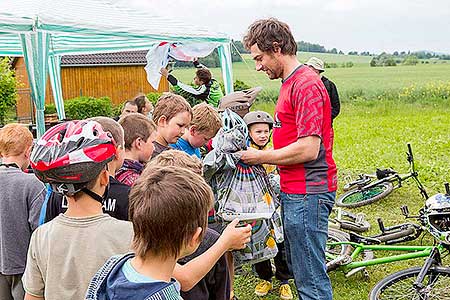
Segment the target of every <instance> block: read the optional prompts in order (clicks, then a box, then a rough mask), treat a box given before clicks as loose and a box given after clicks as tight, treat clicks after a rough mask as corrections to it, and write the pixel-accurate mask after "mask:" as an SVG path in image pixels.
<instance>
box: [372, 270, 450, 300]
mask: <svg viewBox="0 0 450 300" xmlns="http://www.w3.org/2000/svg"><path fill="white" fill-rule="evenodd" d="M420 270H421V267H414V268H410V269H406V270H402V271H399V272H397V273H394V274H392V275H389V276H388V277H386V278H384V279H383V280H381V281H380V282H378V283H377V284H376V285H375V286H374V288H373V289H372V290H371V291H370V295H369V299H370V300H384V299H403V300H404V299H417V300H419V299H429V300H432V299H436V300H437V299H440V300H443V299H450V288H449V286H450V268H445V267H433V268H431V269H430V270H428V272H427V274H426V275H425V278H424V280H423V282H422V283H423V284H424V288H423V289H421V290H420V291H419V292H418V291H417V290H416V289H415V288H414V286H413V283H414V281H415V280H416V278H417V276H418V275H419V272H420Z"/></svg>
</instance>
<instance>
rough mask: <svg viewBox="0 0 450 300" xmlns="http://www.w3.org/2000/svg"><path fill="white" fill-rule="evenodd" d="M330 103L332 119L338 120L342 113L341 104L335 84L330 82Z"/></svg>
mask: <svg viewBox="0 0 450 300" xmlns="http://www.w3.org/2000/svg"><path fill="white" fill-rule="evenodd" d="M329 96H330V102H331V119H332V120H333V119H334V118H336V117H337V116H338V115H339V113H340V111H341V103H340V101H339V94H338V91H337V88H336V85H335V84H334V82H332V81H330V93H329Z"/></svg>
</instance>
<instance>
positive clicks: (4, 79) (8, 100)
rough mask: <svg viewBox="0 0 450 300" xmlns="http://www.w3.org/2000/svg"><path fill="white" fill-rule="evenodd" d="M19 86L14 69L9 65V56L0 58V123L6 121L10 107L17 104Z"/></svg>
mask: <svg viewBox="0 0 450 300" xmlns="http://www.w3.org/2000/svg"><path fill="white" fill-rule="evenodd" d="M16 99H17V87H16V78H15V77H14V71H13V70H11V68H10V66H9V58H7V57H5V58H3V59H0V124H4V123H5V121H6V115H7V113H8V111H9V109H10V108H12V107H14V105H16Z"/></svg>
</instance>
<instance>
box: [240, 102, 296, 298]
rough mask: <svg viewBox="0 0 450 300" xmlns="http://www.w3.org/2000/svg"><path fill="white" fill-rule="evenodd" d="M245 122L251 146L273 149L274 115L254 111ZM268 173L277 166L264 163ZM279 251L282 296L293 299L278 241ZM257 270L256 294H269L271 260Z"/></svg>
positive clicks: (277, 258)
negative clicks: (271, 139)
mask: <svg viewBox="0 0 450 300" xmlns="http://www.w3.org/2000/svg"><path fill="white" fill-rule="evenodd" d="M244 121H245V124H247V126H248V136H249V142H250V147H252V148H255V149H258V150H267V149H271V147H270V145H269V142H270V135H271V130H272V127H273V123H274V122H273V119H272V117H271V116H270V115H269V114H268V113H266V112H265V111H252V112H249V113H248V114H246V115H245V117H244ZM263 167H264V169H265V170H266V172H267V174H270V173H274V172H276V166H274V165H270V164H263ZM277 247H278V253H277V255H276V256H275V257H274V262H275V267H276V272H275V277H276V278H277V279H278V280H279V281H280V282H281V285H280V298H281V299H283V300H290V299H293V295H292V291H291V287H290V286H289V279H291V278H292V275H291V273H290V272H289V267H288V264H287V262H286V257H285V247H284V243H283V242H282V243H277ZM254 267H255V271H256V273H257V274H258V277H259V278H261V281H260V282H259V283H258V285H257V286H256V288H255V294H256V295H257V296H259V297H263V296H265V295H267V293H268V292H269V291H270V290H271V289H272V276H273V271H272V264H271V263H270V260H265V261H262V262H259V263H256V264H255V265H254Z"/></svg>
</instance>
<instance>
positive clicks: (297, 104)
mask: <svg viewBox="0 0 450 300" xmlns="http://www.w3.org/2000/svg"><path fill="white" fill-rule="evenodd" d="M331 130H332V129H331V104H330V98H329V96H328V93H327V91H326V89H325V86H324V85H323V83H322V81H321V80H320V77H319V76H318V75H317V74H316V73H314V72H313V71H311V70H310V68H308V67H305V66H300V67H299V68H297V69H296V70H295V71H294V72H293V73H292V74H291V75H290V76H289V77H288V78H286V80H284V81H283V84H282V85H281V89H280V95H279V97H278V102H277V105H276V107H275V124H274V129H273V146H274V148H275V149H280V148H283V147H286V146H288V145H290V144H292V143H294V142H296V141H297V140H298V139H299V138H301V137H307V136H312V135H316V136H318V137H319V138H320V139H321V143H320V149H319V155H318V157H317V159H316V160H314V161H310V162H306V163H302V164H296V165H288V166H282V165H281V166H279V168H280V179H281V190H282V191H283V192H285V193H288V194H306V193H308V194H318V193H326V192H332V191H335V190H336V187H337V171H336V164H335V163H334V160H333V155H332V146H333V140H332V132H331Z"/></svg>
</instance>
